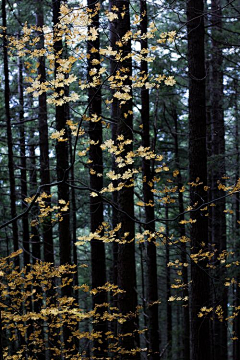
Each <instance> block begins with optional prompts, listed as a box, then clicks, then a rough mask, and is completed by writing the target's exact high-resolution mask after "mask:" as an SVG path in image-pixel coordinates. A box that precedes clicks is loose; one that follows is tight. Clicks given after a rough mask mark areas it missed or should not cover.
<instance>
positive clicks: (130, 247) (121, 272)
mask: <svg viewBox="0 0 240 360" xmlns="http://www.w3.org/2000/svg"><path fill="white" fill-rule="evenodd" d="M115 3H116V7H117V8H118V11H117V14H118V21H117V24H116V33H117V36H118V37H119V39H121V38H122V37H123V36H124V35H125V34H126V32H127V31H129V30H130V13H129V1H123V0H116V2H115ZM123 13H124V16H122V14H123ZM118 50H121V51H122V57H125V56H127V55H128V54H130V53H131V42H130V41H129V40H128V41H127V42H126V43H124V44H123V46H121V47H120V48H118ZM120 68H123V69H126V70H127V73H126V74H127V75H128V76H127V79H125V80H124V81H123V85H124V86H125V85H126V86H129V88H130V92H129V94H130V96H131V95H132V89H131V85H132V81H131V76H132V61H131V58H128V59H125V60H124V61H122V62H121V63H120V65H119V69H118V70H119V71H120V73H121V70H120ZM124 74H125V73H124ZM124 114H127V118H125V117H124ZM132 129H133V116H132V99H130V100H128V101H127V102H126V103H125V104H122V105H121V106H119V110H118V126H117V135H118V136H122V135H123V136H124V140H126V139H128V140H133V132H132ZM132 150H133V145H132V143H131V144H128V145H125V146H124V151H123V152H122V153H121V156H122V157H123V158H125V156H126V155H127V153H129V152H131V151H132ZM123 169H124V170H122V169H120V170H121V171H127V170H128V169H129V170H130V171H131V170H132V165H127V166H125V167H124V168H123ZM121 171H120V173H121ZM133 189H134V187H133V183H132V181H129V180H128V181H126V183H125V186H124V188H123V189H122V190H120V191H119V192H118V207H119V210H120V211H119V222H120V223H121V229H120V230H119V235H120V237H123V238H126V240H127V243H126V244H121V245H119V246H118V286H119V287H120V288H121V289H123V290H125V291H126V292H125V293H123V294H120V295H119V298H118V301H119V311H120V312H121V313H122V314H123V315H126V314H130V313H132V314H135V313H136V307H137V289H136V269H135V244H134V238H135V223H134V191H133ZM126 234H127V236H126ZM137 328H138V321H137V316H135V315H132V316H131V315H130V317H129V319H128V320H127V321H126V322H124V323H123V324H121V326H120V327H119V332H120V333H121V334H126V333H131V334H132V335H131V336H123V337H122V340H121V347H122V349H124V350H126V354H125V355H122V359H128V358H129V355H128V353H127V352H129V351H131V349H134V348H136V347H138V336H137V335H136V332H135V333H134V330H136V329H137ZM135 358H136V359H139V358H140V356H139V354H138V353H137V354H136V356H135Z"/></svg>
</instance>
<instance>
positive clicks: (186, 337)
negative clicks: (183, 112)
mask: <svg viewBox="0 0 240 360" xmlns="http://www.w3.org/2000/svg"><path fill="white" fill-rule="evenodd" d="M173 109H174V110H173V120H174V132H175V134H174V147H175V164H176V169H177V170H178V171H179V173H178V175H177V183H178V211H179V214H181V215H180V216H179V222H180V221H183V220H184V201H183V192H182V191H181V189H182V187H183V181H182V174H181V169H180V157H179V140H178V117H177V112H176V109H175V108H173ZM179 234H180V237H181V238H184V237H185V236H186V229H185V225H184V224H179ZM181 262H182V263H183V264H185V263H188V259H187V248H186V243H185V242H182V243H181ZM182 274H183V275H182V278H183V283H184V284H185V287H184V289H183V294H182V295H183V297H188V298H189V291H188V267H187V266H183V268H182ZM182 312H183V318H182V320H183V322H182V334H183V337H182V339H183V351H182V353H183V359H184V360H190V322H189V300H188V301H186V302H185V304H184V307H183V308H182Z"/></svg>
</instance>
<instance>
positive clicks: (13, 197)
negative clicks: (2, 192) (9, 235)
mask: <svg viewBox="0 0 240 360" xmlns="http://www.w3.org/2000/svg"><path fill="white" fill-rule="evenodd" d="M2 24H3V27H4V28H6V27H7V17H6V1H5V0H3V1H2ZM5 35H6V30H4V37H3V61H4V79H5V87H4V102H5V114H6V124H7V146H8V171H9V184H10V204H11V217H12V219H13V218H15V216H16V214H17V210H16V186H15V175H14V160H13V141H12V128H11V115H10V105H9V102H10V86H9V73H8V51H7V38H6V36H5ZM12 232H13V248H14V251H17V250H18V247H19V244H18V227H17V222H16V221H14V222H13V224H12ZM15 263H16V265H18V264H19V258H18V256H17V257H16V258H15Z"/></svg>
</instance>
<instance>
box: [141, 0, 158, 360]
mask: <svg viewBox="0 0 240 360" xmlns="http://www.w3.org/2000/svg"><path fill="white" fill-rule="evenodd" d="M140 13H141V23H140V26H141V34H146V33H147V30H148V29H147V28H148V17H147V3H146V0H140ZM147 48H148V41H147V38H146V39H144V40H141V50H143V49H147ZM141 72H142V73H144V75H146V76H147V75H148V63H147V61H143V60H142V61H141ZM141 105H142V110H141V120H142V125H143V128H142V145H143V147H144V148H147V147H150V134H149V127H150V119H149V116H150V114H149V90H148V89H146V88H145V87H142V89H141ZM142 174H143V196H144V203H145V221H146V223H147V225H146V226H145V230H149V231H150V232H152V233H154V232H155V222H154V197H153V192H152V191H151V190H152V187H151V186H150V185H149V183H150V182H152V178H153V173H152V171H151V163H150V160H147V159H144V158H143V162H142ZM149 204H151V206H149ZM147 278H148V282H147V300H148V332H149V359H150V360H154V359H158V358H159V328H158V303H157V300H158V284H157V259H156V246H155V244H154V242H153V241H151V242H149V241H147ZM152 304H154V305H152Z"/></svg>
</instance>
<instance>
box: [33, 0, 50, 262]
mask: <svg viewBox="0 0 240 360" xmlns="http://www.w3.org/2000/svg"><path fill="white" fill-rule="evenodd" d="M36 6H37V11H36V25H37V26H38V27H41V28H42V27H43V25H44V14H43V4H42V2H41V1H36ZM39 37H40V41H39V45H38V46H39V49H44V37H43V34H42V33H41V32H40V33H39ZM38 62H39V67H38V76H40V82H44V81H45V80H46V67H45V58H44V56H41V57H40V58H39V59H38ZM38 102H39V110H38V126H39V147H40V180H41V185H46V186H44V189H43V190H44V191H45V192H46V194H47V195H48V196H49V195H50V187H49V186H47V184H50V181H51V180H50V170H49V145H48V121H47V96H46V93H45V92H43V93H42V94H41V95H39V97H38ZM46 206H49V207H51V198H47V199H46ZM42 230H43V245H44V261H46V262H51V263H54V249H53V234H52V222H51V214H49V215H48V216H47V217H46V218H44V222H43V224H42ZM34 251H36V252H39V249H38V248H37V246H36V248H34ZM33 255H34V254H33Z"/></svg>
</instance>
